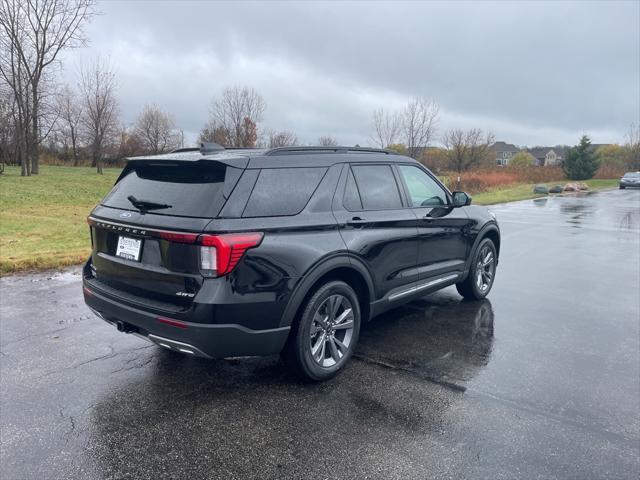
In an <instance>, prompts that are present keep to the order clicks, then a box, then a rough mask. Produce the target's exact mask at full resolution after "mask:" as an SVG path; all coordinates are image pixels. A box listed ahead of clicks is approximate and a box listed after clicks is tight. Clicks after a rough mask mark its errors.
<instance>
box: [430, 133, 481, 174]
mask: <svg viewBox="0 0 640 480" xmlns="http://www.w3.org/2000/svg"><path fill="white" fill-rule="evenodd" d="M493 139H494V136H493V134H492V133H491V132H487V133H484V132H483V131H482V129H480V128H472V129H470V130H466V131H465V130H462V129H453V130H449V131H448V132H446V133H445V134H444V137H443V139H442V143H444V145H445V146H446V147H447V149H448V156H449V168H451V169H453V170H455V171H456V172H462V171H464V170H468V169H469V168H471V167H474V166H478V165H480V164H481V163H482V162H483V161H484V160H486V159H487V157H488V154H489V149H490V147H491V144H493Z"/></svg>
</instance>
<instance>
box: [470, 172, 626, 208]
mask: <svg viewBox="0 0 640 480" xmlns="http://www.w3.org/2000/svg"><path fill="white" fill-rule="evenodd" d="M568 182H569V180H559V181H557V182H543V183H544V184H545V185H547V186H548V187H551V186H553V185H565V184H566V183H568ZM618 182H619V180H618V179H617V178H614V179H591V180H585V181H584V183H586V184H587V185H588V186H589V190H590V191H594V190H606V189H609V188H615V187H617V186H618ZM535 186H536V184H535V183H519V184H516V185H507V186H504V187H500V188H494V189H491V190H487V191H486V192H481V193H477V194H475V195H472V197H473V203H476V204H478V205H493V204H496V203H505V202H514V201H516V200H527V199H530V198H538V197H546V196H547V195H540V194H537V193H533V187H535Z"/></svg>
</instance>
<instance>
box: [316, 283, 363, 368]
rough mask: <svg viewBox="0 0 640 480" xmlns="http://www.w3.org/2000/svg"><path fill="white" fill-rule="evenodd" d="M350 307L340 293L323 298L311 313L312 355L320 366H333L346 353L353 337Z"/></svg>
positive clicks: (349, 303)
mask: <svg viewBox="0 0 640 480" xmlns="http://www.w3.org/2000/svg"><path fill="white" fill-rule="evenodd" d="M354 321H355V319H354V314H353V306H352V305H351V302H350V301H349V299H348V298H347V297H345V296H343V295H339V294H334V295H331V296H329V297H328V298H327V299H325V300H324V301H323V302H322V303H321V304H320V306H319V307H318V309H317V310H316V312H315V313H314V315H313V320H312V321H311V331H310V339H309V341H310V346H311V357H312V358H313V360H314V361H315V362H316V363H317V364H318V365H319V366H321V367H325V368H326V367H332V366H334V365H335V364H337V363H338V362H340V360H341V359H342V358H343V357H344V356H345V355H346V354H347V352H348V351H349V348H350V346H351V342H352V339H353V329H354Z"/></svg>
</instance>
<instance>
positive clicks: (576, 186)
mask: <svg viewBox="0 0 640 480" xmlns="http://www.w3.org/2000/svg"><path fill="white" fill-rule="evenodd" d="M581 190H589V186H588V185H587V184H586V183H583V182H571V183H567V184H566V185H565V186H564V191H565V192H579V191H581Z"/></svg>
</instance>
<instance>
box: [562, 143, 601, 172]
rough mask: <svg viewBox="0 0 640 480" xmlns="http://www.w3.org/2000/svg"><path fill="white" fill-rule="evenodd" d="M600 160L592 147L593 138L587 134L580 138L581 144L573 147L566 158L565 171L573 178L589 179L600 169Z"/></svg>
mask: <svg viewBox="0 0 640 480" xmlns="http://www.w3.org/2000/svg"><path fill="white" fill-rule="evenodd" d="M599 166H600V162H599V160H598V156H597V155H596V153H595V152H594V151H593V149H592V148H591V140H590V139H589V137H587V136H586V135H583V137H582V138H581V139H580V144H579V145H576V146H575V147H572V148H570V149H569V151H568V152H567V156H566V157H565V159H564V165H563V168H564V173H565V174H566V175H567V178H569V179H571V180H587V179H589V178H592V177H593V176H594V175H595V174H596V172H597V171H598V167H599Z"/></svg>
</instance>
